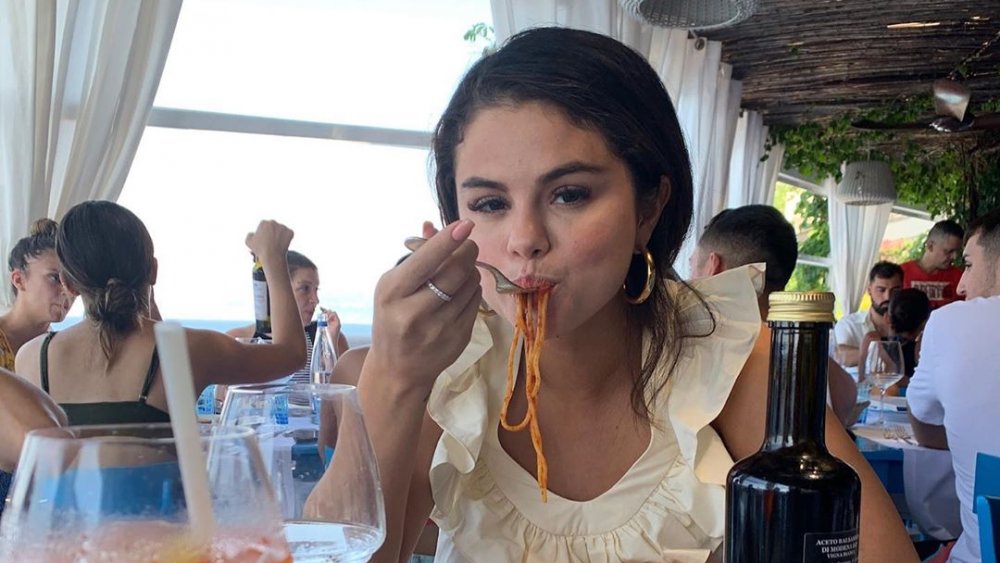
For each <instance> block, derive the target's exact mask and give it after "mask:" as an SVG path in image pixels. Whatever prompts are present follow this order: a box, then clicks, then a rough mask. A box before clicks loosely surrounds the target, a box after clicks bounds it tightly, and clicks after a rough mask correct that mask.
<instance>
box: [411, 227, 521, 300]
mask: <svg viewBox="0 0 1000 563" xmlns="http://www.w3.org/2000/svg"><path fill="white" fill-rule="evenodd" d="M425 242H427V239H425V238H421V237H409V238H407V239H406V240H404V241H403V246H405V247H406V248H407V250H409V251H411V252H416V251H417V249H418V248H420V247H421V246H423V245H424V243H425ZM476 266H479V267H480V268H482V269H484V270H486V271H487V272H489V273H491V274H493V279H494V280H495V281H496V284H497V293H531V292H532V291H534V290H533V289H528V288H526V287H521V286H519V285H517V284H516V283H514V282H512V281H510V280H509V279H507V276H505V275H503V272H501V271H500V270H498V269H497V268H496V266H493V265H492V264H487V263H486V262H480V261H479V260H476Z"/></svg>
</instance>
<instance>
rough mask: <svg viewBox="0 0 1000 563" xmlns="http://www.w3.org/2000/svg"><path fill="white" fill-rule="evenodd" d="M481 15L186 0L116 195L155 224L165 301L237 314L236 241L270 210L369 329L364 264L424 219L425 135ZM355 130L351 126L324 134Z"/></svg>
mask: <svg viewBox="0 0 1000 563" xmlns="http://www.w3.org/2000/svg"><path fill="white" fill-rule="evenodd" d="M479 22H485V23H487V24H489V23H490V22H491V13H490V3H489V1H488V0H468V1H463V2H455V1H454V0H427V1H424V2H419V3H414V2H409V1H408V0H380V1H379V2H377V3H373V2H366V1H365V0H338V1H337V2H328V1H323V0H287V1H281V2H278V1H275V0H199V1H198V2H187V3H185V4H184V6H183V8H182V10H181V15H180V19H179V21H178V25H177V29H176V31H175V35H174V39H173V43H172V45H171V50H170V54H169V56H168V59H167V63H166V66H165V70H164V74H163V77H162V78H161V81H160V86H159V90H158V92H157V97H156V102H155V104H154V112H153V116H152V118H151V123H153V125H152V126H149V127H147V128H146V131H145V133H144V135H143V139H142V142H141V144H140V146H139V149H138V152H137V154H136V157H135V160H134V162H133V165H132V168H131V171H130V173H129V177H128V179H127V180H126V183H125V187H124V190H123V192H122V195H121V197H120V199H119V201H120V202H121V203H122V204H123V205H125V206H127V207H129V208H130V209H132V210H133V211H134V212H135V213H136V214H137V215H138V216H139V217H140V218H141V219H142V220H143V221H144V222H145V223H146V225H147V227H148V228H149V230H150V232H151V234H152V236H153V242H154V245H155V247H156V256H157V259H158V261H159V265H160V268H159V277H158V280H157V284H156V298H157V302H158V304H159V305H160V308H161V311H162V313H163V315H164V316H165V317H167V318H172V319H187V321H186V324H189V325H191V326H209V327H212V328H227V327H229V326H235V325H236V324H238V323H241V322H242V323H245V322H249V321H250V320H252V318H253V309H252V302H251V294H250V292H251V289H250V268H251V263H250V257H249V254H248V252H247V250H246V247H245V246H244V244H243V240H244V237H245V234H246V232H247V231H248V230H252V229H253V228H254V227H255V226H256V224H257V222H258V221H259V220H260V219H264V218H273V219H277V220H279V221H282V222H284V223H286V224H287V225H289V226H290V227H291V228H292V229H294V230H295V233H296V236H295V239H294V240H293V241H292V248H293V249H295V250H298V251H301V252H302V253H304V254H305V255H306V256H308V257H310V258H311V259H312V260H313V261H314V262H316V263H317V265H318V266H319V269H320V276H321V282H322V287H321V291H320V299H321V302H322V304H323V305H324V306H326V307H329V308H332V309H335V310H337V311H338V313H340V315H341V318H342V320H343V321H344V323H345V331H346V332H347V333H348V336H350V335H351V331H352V328H351V327H352V325H353V327H354V328H353V330H356V331H358V332H359V333H361V334H364V333H367V330H368V329H367V325H370V323H371V317H372V296H373V293H374V288H375V284H376V282H377V280H378V278H379V277H380V276H381V275H382V273H384V272H385V271H386V270H388V269H389V268H391V267H392V266H393V265H394V264H395V262H396V260H397V259H398V258H399V257H400V256H401V255H403V254H404V253H406V250H405V249H404V248H403V246H402V242H403V239H404V238H405V237H406V236H409V235H413V234H419V233H420V225H421V222H422V221H424V220H433V221H435V222H438V211H437V207H436V205H435V202H434V195H433V190H432V188H431V187H430V186H431V184H432V182H430V181H429V177H428V162H427V159H428V150H427V144H426V139H428V138H429V136H430V133H429V132H430V130H431V128H432V127H433V125H434V124H435V122H436V120H437V118H438V116H439V115H440V113H441V112H442V111H443V109H444V107H445V105H446V104H447V102H448V99H449V97H450V95H451V92H452V90H453V89H454V87H455V85H456V84H457V83H458V81H459V79H460V78H461V76H462V75H463V74H464V72H465V71H466V69H467V68H468V67H469V66H470V65H471V64H472V63H473V62H475V60H476V59H477V58H478V56H479V55H480V53H481V49H482V45H473V44H471V43H467V42H466V41H464V39H463V34H464V33H465V32H466V30H468V29H469V28H470V27H472V26H473V25H474V24H476V23H479ZM200 112H215V113H220V114H231V115H229V116H228V117H227V118H226V119H223V120H220V119H218V118H217V117H214V118H213V117H212V116H211V115H209V116H208V117H206V114H203V113H200ZM260 118H269V119H264V120H261V119H260ZM293 120H294V121H293ZM221 122H224V123H223V124H222V125H220V123H221ZM296 122H304V123H296ZM247 123H249V124H251V125H252V127H247V125H246V124H247ZM234 124H235V125H234ZM156 125H162V126H156ZM345 126H346V127H345ZM354 126H360V127H361V128H362V129H364V131H365V134H364V135H362V136H361V137H357V136H354V137H352V135H351V134H343V133H338V131H342V130H346V129H351V127H354ZM248 130H252V131H254V132H255V133H257V134H250V133H247V132H246V131H248ZM355 130H357V127H355ZM240 131H243V132H240ZM303 131H306V133H303ZM308 131H312V133H308ZM316 131H320V132H319V133H318V134H317V133H316ZM328 131H332V133H327V132H328ZM372 131H374V132H375V134H371V132H372ZM413 132H416V133H417V134H415V135H414V134H410V133H413ZM338 135H340V136H339V137H338ZM330 137H336V138H330ZM337 139H341V140H337ZM343 139H353V140H355V141H356V140H358V139H362V140H367V141H369V142H350V141H345V140H343ZM372 139H377V140H378V141H377V142H376V141H373V140H372ZM383 139H384V140H385V141H384V142H386V143H394V144H380V143H382V142H383V141H381V140H383ZM399 145H402V146H399ZM71 314H72V315H74V316H76V317H79V316H82V307H81V306H80V304H79V302H78V303H77V306H76V308H75V310H74V311H73V312H72V313H71ZM195 321H197V322H195Z"/></svg>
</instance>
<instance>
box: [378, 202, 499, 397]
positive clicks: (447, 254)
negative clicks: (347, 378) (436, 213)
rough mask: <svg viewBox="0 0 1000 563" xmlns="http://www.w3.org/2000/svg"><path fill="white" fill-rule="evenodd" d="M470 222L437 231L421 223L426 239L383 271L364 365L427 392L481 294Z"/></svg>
mask: <svg viewBox="0 0 1000 563" xmlns="http://www.w3.org/2000/svg"><path fill="white" fill-rule="evenodd" d="M473 226H474V225H473V223H472V222H471V221H468V220H462V221H457V222H455V223H452V224H451V225H448V226H447V227H445V228H444V229H443V230H442V231H440V232H438V231H437V230H436V229H434V227H433V226H431V224H430V223H424V230H423V236H424V238H426V239H428V240H427V243H425V244H424V245H423V246H422V247H420V249H418V250H417V251H416V252H414V253H413V254H412V255H411V256H410V257H409V258H408V259H406V260H405V261H404V262H403V263H402V264H400V265H398V266H396V267H395V268H393V269H392V270H390V271H388V272H387V273H386V274H385V275H383V276H382V278H381V279H380V280H379V282H378V285H377V286H376V288H375V315H374V319H373V321H372V344H371V351H370V352H369V355H368V362H366V364H371V365H380V366H381V369H378V371H380V372H381V373H383V374H384V375H385V376H389V377H392V378H394V380H395V382H396V383H399V384H401V385H402V386H403V387H404V388H407V389H414V388H424V389H426V390H427V391H429V390H430V387H431V386H432V385H433V383H434V379H435V378H436V377H437V376H438V375H439V374H440V373H441V372H442V371H444V369H445V368H447V367H448V366H449V365H451V364H452V363H453V362H454V361H455V360H456V359H457V358H458V356H459V354H461V353H462V350H464V349H465V347H466V346H467V345H468V343H469V338H470V337H471V334H472V326H473V323H474V322H475V319H476V310H477V309H478V307H479V302H480V299H481V298H482V297H481V296H482V290H481V288H480V285H479V279H480V276H479V271H478V269H477V268H476V266H475V261H476V257H477V256H478V255H479V248H478V247H477V246H476V244H475V243H474V242H472V241H471V240H468V237H469V234H470V233H471V232H472V228H473ZM428 282H430V283H432V284H433V285H434V287H436V288H437V289H438V290H440V291H441V292H443V293H444V296H440V295H438V294H437V293H436V292H435V291H434V290H433V289H431V287H430V285H429V283H428ZM449 297H450V300H449V299H446V298H449Z"/></svg>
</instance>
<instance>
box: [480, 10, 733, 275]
mask: <svg viewBox="0 0 1000 563" xmlns="http://www.w3.org/2000/svg"><path fill="white" fill-rule="evenodd" d="M492 7H493V27H494V30H495V32H496V38H497V43H498V45H499V44H502V43H503V41H505V40H506V39H507V38H508V37H510V36H511V35H512V34H514V33H517V32H518V31H523V30H524V29H527V28H529V27H534V26H540V25H561V26H565V27H573V28H576V29H585V30H589V31H594V32H597V33H602V34H605V35H608V36H610V37H614V38H615V39H618V40H619V41H621V42H622V43H624V44H626V45H628V46H630V47H632V48H633V49H635V50H636V51H638V52H639V53H642V54H643V55H645V56H646V58H647V59H648V60H649V63H650V65H651V66H652V67H653V68H654V69H655V70H656V72H657V73H658V74H659V75H660V79H661V80H662V81H663V84H664V86H665V87H666V89H667V92H668V93H669V94H670V97H671V99H672V100H673V102H674V106H675V109H676V110H677V117H678V120H679V121H680V124H681V129H682V130H683V131H684V137H685V140H686V142H687V145H688V150H689V151H690V153H691V166H692V173H693V176H694V217H693V219H692V223H691V230H690V231H689V235H690V236H689V237H688V240H687V241H686V242H685V246H684V247H683V248H682V249H681V252H680V255H679V256H680V257H679V258H678V260H677V263H676V264H675V265H674V266H675V268H677V270H678V272H679V273H680V275H681V276H682V277H686V275H687V268H688V261H687V256H688V255H689V254H690V253H691V251H692V250H693V248H694V242H695V241H694V239H695V238H696V237H697V236H698V235H699V234H700V233H701V231H702V229H703V228H704V227H705V225H706V224H707V223H708V221H709V219H711V218H712V216H713V215H715V214H716V213H718V212H719V211H721V210H722V209H723V208H725V207H726V204H727V202H728V192H727V189H728V188H727V184H728V179H729V163H730V158H731V152H732V148H733V136H734V133H735V130H736V122H737V119H738V113H739V104H740V95H741V85H740V83H739V82H738V81H734V80H732V68H731V67H730V65H728V64H726V63H722V62H721V56H722V44H721V43H719V42H716V41H705V40H694V39H689V38H688V33H687V31H685V30H677V29H664V28H658V27H657V28H654V27H651V26H648V25H644V24H642V23H640V22H639V21H637V20H635V19H634V18H632V17H631V16H630V15H628V14H627V13H625V12H624V11H623V10H622V9H621V7H620V6H619V5H618V2H617V1H615V0H587V1H581V0H492Z"/></svg>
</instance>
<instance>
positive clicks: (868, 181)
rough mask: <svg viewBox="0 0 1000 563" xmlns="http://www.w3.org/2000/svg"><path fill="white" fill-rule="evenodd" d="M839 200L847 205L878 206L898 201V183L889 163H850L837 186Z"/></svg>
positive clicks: (869, 161)
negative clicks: (893, 177)
mask: <svg viewBox="0 0 1000 563" xmlns="http://www.w3.org/2000/svg"><path fill="white" fill-rule="evenodd" d="M836 196H837V199H838V200H840V201H841V202H843V203H846V204H847V205H878V204H880V203H889V202H893V201H896V183H895V182H894V181H893V179H892V171H891V170H889V163H887V162H881V161H878V160H863V161H860V162H850V163H848V164H847V166H846V167H845V168H844V178H843V179H842V180H841V181H840V184H838V185H837V193H836Z"/></svg>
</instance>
